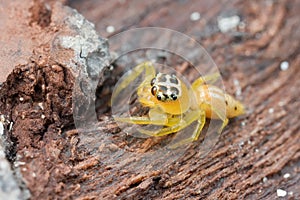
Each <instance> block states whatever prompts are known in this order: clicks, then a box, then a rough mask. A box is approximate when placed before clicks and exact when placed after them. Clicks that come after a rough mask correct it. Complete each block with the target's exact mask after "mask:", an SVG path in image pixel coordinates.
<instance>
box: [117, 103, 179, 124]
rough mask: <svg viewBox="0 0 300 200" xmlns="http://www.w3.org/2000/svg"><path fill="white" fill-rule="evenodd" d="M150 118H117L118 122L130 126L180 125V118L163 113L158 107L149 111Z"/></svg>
mask: <svg viewBox="0 0 300 200" xmlns="http://www.w3.org/2000/svg"><path fill="white" fill-rule="evenodd" d="M148 115H149V116H148V117H147V116H146V117H123V118H122V117H115V120H116V121H120V122H126V123H130V124H141V125H149V124H151V125H158V126H174V125H175V124H177V123H179V121H180V119H179V118H176V117H175V118H173V117H170V116H169V115H168V114H166V113H164V112H162V110H161V109H159V108H158V107H155V108H152V109H150V110H149V114H148Z"/></svg>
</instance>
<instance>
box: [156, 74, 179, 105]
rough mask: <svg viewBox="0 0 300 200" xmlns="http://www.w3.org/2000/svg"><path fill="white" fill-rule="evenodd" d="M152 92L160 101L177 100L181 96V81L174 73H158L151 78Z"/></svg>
mask: <svg viewBox="0 0 300 200" xmlns="http://www.w3.org/2000/svg"><path fill="white" fill-rule="evenodd" d="M151 86H152V88H151V93H152V95H154V96H156V98H157V99H158V100H159V101H175V100H176V99H178V98H179V97H180V96H181V93H182V91H181V83H180V81H179V80H178V78H177V77H176V76H175V75H174V74H173V75H169V74H163V73H158V74H157V75H156V77H155V78H153V79H152V80H151Z"/></svg>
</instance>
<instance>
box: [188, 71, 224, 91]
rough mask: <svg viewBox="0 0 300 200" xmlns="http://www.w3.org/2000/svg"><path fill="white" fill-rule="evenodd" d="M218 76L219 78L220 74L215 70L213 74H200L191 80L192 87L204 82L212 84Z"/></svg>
mask: <svg viewBox="0 0 300 200" xmlns="http://www.w3.org/2000/svg"><path fill="white" fill-rule="evenodd" d="M218 78H220V74H219V73H217V72H216V73H213V74H209V75H205V76H202V77H200V78H198V79H196V80H195V81H194V82H193V84H192V88H193V89H194V88H198V87H199V86H200V85H204V84H206V83H209V84H213V83H215V82H216V81H217V80H218Z"/></svg>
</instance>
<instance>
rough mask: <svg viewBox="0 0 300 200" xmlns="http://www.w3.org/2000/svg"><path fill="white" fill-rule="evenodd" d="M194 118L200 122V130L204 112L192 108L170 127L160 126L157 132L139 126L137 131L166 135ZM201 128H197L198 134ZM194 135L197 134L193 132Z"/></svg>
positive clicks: (190, 122)
mask: <svg viewBox="0 0 300 200" xmlns="http://www.w3.org/2000/svg"><path fill="white" fill-rule="evenodd" d="M203 116H204V117H203ZM196 120H198V124H201V125H200V128H199V129H201V130H202V128H203V126H204V124H205V113H204V112H203V111H202V110H198V109H197V110H192V111H189V112H187V113H186V114H185V116H184V117H183V118H182V119H181V120H180V121H179V123H177V124H175V125H173V126H170V127H166V128H162V129H161V130H159V131H158V132H156V131H150V130H145V129H141V128H139V129H138V131H139V132H141V133H143V134H146V135H149V136H155V137H159V136H164V135H168V134H171V133H174V132H178V131H180V130H182V129H184V128H186V127H187V126H189V125H190V124H192V123H193V122H194V121H196ZM201 130H199V134H200V132H201ZM193 135H194V134H193ZM195 135H196V136H197V137H198V136H199V135H197V134H195ZM196 136H195V137H196Z"/></svg>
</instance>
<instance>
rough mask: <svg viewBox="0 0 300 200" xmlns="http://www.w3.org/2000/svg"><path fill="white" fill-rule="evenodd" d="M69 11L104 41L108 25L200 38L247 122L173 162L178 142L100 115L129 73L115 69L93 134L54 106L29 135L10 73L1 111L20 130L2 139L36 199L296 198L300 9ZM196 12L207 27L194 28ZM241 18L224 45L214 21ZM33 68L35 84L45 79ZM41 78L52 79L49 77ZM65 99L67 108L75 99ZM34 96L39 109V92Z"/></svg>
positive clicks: (211, 4)
mask: <svg viewBox="0 0 300 200" xmlns="http://www.w3.org/2000/svg"><path fill="white" fill-rule="evenodd" d="M69 5H70V6H72V7H74V8H76V9H78V10H79V12H80V13H82V14H83V15H84V16H85V17H86V18H87V19H89V20H90V21H92V22H94V23H95V25H96V29H97V31H98V32H99V33H100V34H101V35H102V36H105V37H108V36H110V34H111V33H108V32H105V30H106V27H107V26H108V25H113V26H114V27H115V32H120V31H123V30H127V29H128V28H132V27H144V26H160V27H166V28H171V29H174V30H176V31H180V32H183V33H185V34H188V35H190V36H192V37H194V38H195V39H196V40H198V41H199V42H200V43H201V44H202V45H203V46H204V47H205V49H206V50H207V51H208V53H209V54H210V55H211V56H212V58H213V60H214V61H215V62H216V64H217V66H218V68H219V70H220V71H221V74H222V78H223V81H224V85H225V87H226V91H227V92H228V93H230V94H233V95H235V94H238V91H239V90H241V94H240V95H239V94H238V95H237V96H238V98H239V99H240V100H241V101H242V102H243V104H244V105H245V106H246V108H247V113H246V114H245V115H244V116H241V117H238V118H236V119H233V120H230V123H229V125H228V126H227V127H226V128H225V129H224V131H223V133H222V134H221V136H220V137H219V138H218V142H217V143H216V145H215V146H214V148H213V149H212V150H211V151H207V149H205V145H209V144H203V143H202V140H199V141H196V142H194V143H192V144H191V145H189V146H187V147H184V148H183V150H182V148H179V149H176V150H168V149H164V148H163V146H164V145H165V144H166V143H167V142H169V140H170V138H171V137H172V136H167V137H162V138H138V137H133V136H131V135H127V134H126V133H125V132H123V131H122V129H120V128H119V127H118V125H117V124H116V123H115V121H114V120H113V118H112V117H111V111H110V109H109V107H108V105H107V104H104V103H103V102H106V100H109V97H110V94H111V92H112V89H113V87H112V85H113V83H116V81H117V79H118V77H119V76H120V74H121V73H123V72H124V71H126V69H124V68H122V63H117V64H119V65H116V66H115V67H116V68H115V71H114V72H112V75H111V77H110V78H106V80H105V81H104V82H103V84H102V83H101V84H99V87H98V89H97V93H96V96H97V98H98V100H97V102H98V103H99V104H101V106H102V107H101V108H99V109H98V115H97V116H98V119H99V121H98V122H97V123H96V124H94V125H93V127H88V128H87V129H86V130H85V131H83V130H80V129H76V127H75V126H74V122H73V120H72V119H71V118H70V116H69V115H70V113H69V111H67V110H66V108H64V107H63V106H58V107H56V106H55V105H53V106H52V107H49V108H46V109H49V110H51V109H58V110H57V111H56V112H59V113H60V114H59V118H58V119H56V120H52V121H48V122H46V123H40V122H39V121H34V122H32V121H31V122H32V124H30V123H25V124H26V125H28V124H29V125H31V126H32V127H33V128H31V129H26V131H23V125H24V124H22V123H24V120H23V121H22V120H19V119H18V117H20V115H19V114H16V111H19V112H20V113H21V112H22V110H20V109H25V108H24V106H20V105H21V104H22V102H20V101H17V100H15V98H16V93H14V92H12V91H18V92H20V88H21V86H20V84H19V85H17V84H11V83H19V81H20V77H23V76H25V75H24V73H23V72H24V71H22V70H15V71H14V72H13V73H12V74H11V75H10V76H9V78H8V79H7V80H6V82H5V83H4V84H3V86H2V88H1V93H2V94H1V104H0V107H1V108H2V110H3V111H4V113H2V114H5V115H7V116H9V119H10V121H15V122H18V123H15V124H14V129H13V130H12V132H8V133H7V134H8V137H7V140H11V141H12V142H13V143H14V146H13V147H11V146H9V147H10V148H8V150H7V152H8V153H7V157H9V159H10V161H11V162H12V163H16V162H17V161H18V162H22V163H25V164H24V165H23V166H22V168H21V169H20V168H18V169H20V170H21V174H22V179H23V181H24V182H25V185H26V187H28V189H29V191H30V192H31V198H32V199H60V198H61V199H66V198H67V199H68V198H69V199H277V198H280V196H281V195H283V196H284V198H286V199H299V198H300V186H299V182H300V131H299V130H300V123H299V118H300V112H299V107H300V101H299V94H300V91H299V88H300V80H299V77H300V68H299V65H300V56H299V50H300V26H299V25H300V23H299V16H300V15H299V10H300V2H299V1H293V0H280V1H250V0H249V1H243V0H235V1H228V2H225V3H223V2H222V3H220V1H218V0H213V1H156V2H155V3H150V2H149V3H147V2H144V1H143V2H142V1H138V0H134V1H131V2H124V3H122V2H121V3H120V2H119V1H107V2H98V1H93V2H88V1H74V2H72V1H71V2H70V3H69ZM196 11H197V12H199V13H200V14H201V18H200V19H199V20H198V21H192V20H190V15H191V14H192V13H193V12H196ZM234 15H236V16H239V17H240V20H241V22H240V23H239V26H238V27H236V28H235V29H234V30H231V31H229V32H224V33H222V32H221V31H220V30H219V29H218V17H219V18H220V17H221V18H222V17H223V18H226V17H229V16H234ZM133 39H134V38H133ZM195 56H197V55H195ZM37 65H40V64H37ZM61 67H62V68H64V69H65V68H68V67H67V66H66V65H62V66H61ZM29 68H31V69H32V71H30V73H32V74H34V75H35V76H39V75H38V73H36V72H37V71H39V70H41V69H40V68H39V67H37V66H33V67H30V66H29ZM43 70H44V71H43V74H48V71H47V70H50V71H49V73H50V72H51V71H53V70H54V69H50V68H49V69H48V68H45V69H43ZM20 74H21V75H20ZM60 75H61V76H62V77H61V78H62V80H64V81H65V82H66V83H65V84H67V85H71V84H73V81H68V80H73V79H72V78H70V76H71V75H70V74H69V72H68V70H67V72H64V73H62V74H60ZM58 77H60V76H58ZM44 78H45V77H44ZM24 79H25V78H24ZM47 81H49V83H48V84H52V83H55V82H57V80H53V79H51V78H50V79H49V80H47ZM42 83H43V81H42V82H41V83H40V84H42ZM37 84H39V83H37ZM24 85H25V86H24V87H28V88H30V87H33V86H32V85H28V84H26V83H24ZM53 87H55V85H54V86H53ZM58 87H61V86H59V85H58ZM61 91H63V92H65V93H64V95H69V96H66V98H67V100H68V101H69V98H70V96H71V95H72V93H71V89H70V88H69V87H68V88H62V89H61ZM28 96H31V97H32V99H33V101H36V102H38V101H40V100H42V101H43V100H44V99H43V98H41V99H37V98H38V95H36V93H34V92H33V93H30V94H28ZM54 100H55V101H56V99H54ZM56 103H57V104H56V105H58V104H59V102H56ZM7 105H9V106H7ZM59 105H60V104H59ZM66 105H67V108H68V109H69V108H70V109H71V106H70V105H69V103H68V104H66ZM103 107H104V108H103ZM26 112H27V111H26ZM36 112H38V111H36ZM36 112H31V116H28V118H32V116H33V118H34V115H35V113H36ZM63 116H67V117H66V118H64V117H63ZM26 118H27V117H26ZM57 120H61V122H60V123H59V122H58V121H57ZM29 122H30V121H29ZM37 125H42V126H43V127H38V126H37ZM44 126H46V127H47V128H44ZM22 169H26V170H23V171H22ZM281 190H283V191H281ZM284 191H285V192H287V193H286V194H285V192H284ZM281 192H283V194H281Z"/></svg>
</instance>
